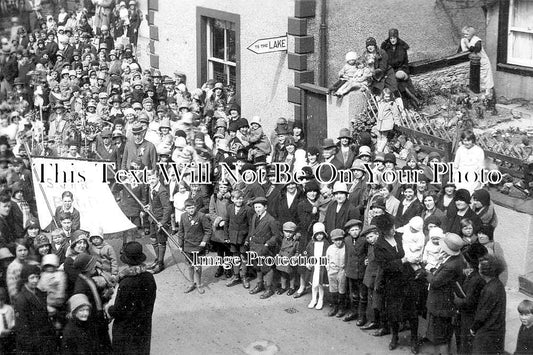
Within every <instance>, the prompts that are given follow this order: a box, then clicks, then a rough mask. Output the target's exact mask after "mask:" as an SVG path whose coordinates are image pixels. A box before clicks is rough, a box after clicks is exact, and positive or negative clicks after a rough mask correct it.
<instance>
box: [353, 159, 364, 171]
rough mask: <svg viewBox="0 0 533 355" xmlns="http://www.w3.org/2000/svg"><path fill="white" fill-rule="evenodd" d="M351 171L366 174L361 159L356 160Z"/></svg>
mask: <svg viewBox="0 0 533 355" xmlns="http://www.w3.org/2000/svg"><path fill="white" fill-rule="evenodd" d="M350 169H351V170H359V171H362V172H366V169H365V165H364V162H363V161H362V160H361V159H355V160H354V161H353V163H352V167H351V168H350Z"/></svg>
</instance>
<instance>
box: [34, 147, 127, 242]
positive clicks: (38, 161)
mask: <svg viewBox="0 0 533 355" xmlns="http://www.w3.org/2000/svg"><path fill="white" fill-rule="evenodd" d="M105 169H106V167H105V165H104V163H103V162H95V161H88V160H81V159H68V158H44V157H34V158H32V176H33V186H34V190H35V197H36V201H37V210H38V212H39V223H40V224H41V226H42V227H46V226H48V225H50V223H53V221H52V215H51V213H55V211H56V209H57V208H58V207H60V206H62V201H61V195H62V194H63V193H64V192H65V191H70V192H72V194H73V195H74V200H73V206H74V208H76V209H77V210H78V211H79V212H80V223H81V229H83V230H85V231H89V232H91V231H93V230H97V229H98V228H99V227H100V228H102V230H103V231H104V233H106V234H107V233H117V232H122V231H125V230H128V229H131V228H135V225H134V224H133V223H131V221H130V220H129V219H128V218H127V217H126V216H125V215H124V213H123V212H122V210H121V209H120V207H119V206H118V204H117V202H116V201H115V198H114V196H113V194H112V193H111V190H110V187H109V185H108V184H107V182H106V179H105V175H104V174H105ZM58 222H59V221H58Z"/></svg>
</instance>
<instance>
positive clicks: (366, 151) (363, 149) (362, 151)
mask: <svg viewBox="0 0 533 355" xmlns="http://www.w3.org/2000/svg"><path fill="white" fill-rule="evenodd" d="M362 156H367V157H371V156H372V149H370V147H369V146H366V145H362V146H360V147H359V154H358V155H357V157H358V158H360V157H362Z"/></svg>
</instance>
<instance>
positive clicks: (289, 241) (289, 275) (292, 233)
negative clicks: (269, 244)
mask: <svg viewBox="0 0 533 355" xmlns="http://www.w3.org/2000/svg"><path fill="white" fill-rule="evenodd" d="M296 228H297V227H296V224H295V223H294V222H290V221H289V222H285V223H284V224H283V241H282V242H281V249H280V251H279V253H278V255H279V256H280V257H282V258H283V262H282V265H277V266H276V270H277V271H278V272H279V274H280V276H281V288H280V289H278V291H277V292H276V293H277V294H278V295H281V294H283V293H284V292H285V291H287V290H288V292H287V296H292V295H293V294H294V292H296V288H295V283H296V266H293V265H291V262H290V260H291V258H292V257H293V256H295V255H296V254H297V253H298V248H299V246H300V240H299V239H300V238H299V233H296ZM285 264H287V265H285ZM287 280H288V281H289V287H287Z"/></svg>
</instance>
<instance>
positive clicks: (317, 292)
mask: <svg viewBox="0 0 533 355" xmlns="http://www.w3.org/2000/svg"><path fill="white" fill-rule="evenodd" d="M327 236H328V235H327V234H326V226H325V225H324V223H321V222H317V223H315V224H314V225H313V239H312V240H311V241H310V242H309V244H307V247H306V248H305V252H304V255H305V256H306V257H307V269H308V270H310V271H311V302H310V303H309V305H308V306H307V308H315V309H322V307H323V306H324V286H323V284H324V283H325V282H326V280H327V270H326V267H325V265H323V259H324V258H325V257H326V251H327V249H328V247H329V242H328V240H327Z"/></svg>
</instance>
